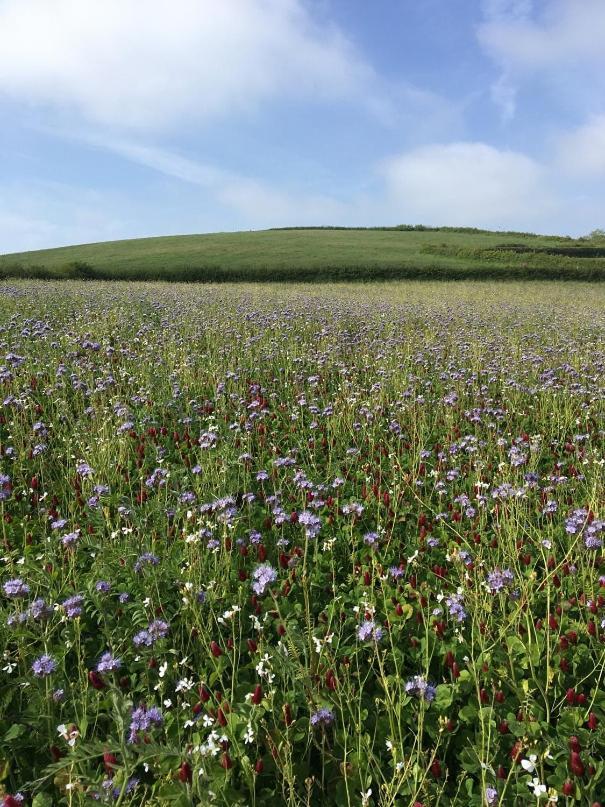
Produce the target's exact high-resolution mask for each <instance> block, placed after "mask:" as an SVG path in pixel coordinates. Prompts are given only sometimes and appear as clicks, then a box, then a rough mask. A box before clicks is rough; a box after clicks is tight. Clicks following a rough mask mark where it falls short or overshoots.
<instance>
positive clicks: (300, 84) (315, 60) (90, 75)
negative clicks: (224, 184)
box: [0, 0, 380, 129]
mask: <svg viewBox="0 0 605 807" xmlns="http://www.w3.org/2000/svg"><path fill="white" fill-rule="evenodd" d="M374 78H375V77H374V74H373V71H372V70H371V68H370V67H368V66H367V65H366V64H365V63H364V61H363V60H362V59H361V57H360V56H359V55H358V54H357V53H356V52H355V50H354V48H353V46H352V45H351V43H350V42H349V41H348V40H347V39H346V38H345V37H344V36H343V34H342V33H341V32H340V31H338V30H337V29H336V28H334V27H330V26H326V25H324V26H321V27H320V26H319V25H318V24H316V23H315V22H314V20H313V19H312V17H311V16H310V14H309V13H308V12H307V10H306V9H305V7H304V5H303V2H302V0H146V2H141V0H103V2H98V0H53V2H50V1H49V0H0V93H2V92H3V93H6V94H9V95H10V96H14V97H17V98H18V99H20V100H23V101H26V102H30V103H34V104H41V105H44V106H47V107H51V108H52V109H57V110H60V111H62V112H63V113H64V114H69V113H70V112H71V113H73V112H74V111H75V112H76V113H77V114H78V115H81V116H84V118H86V119H87V120H89V121H91V122H95V123H97V124H103V125H108V126H110V127H119V128H127V127H130V128H135V129H136V128H140V129H145V128H149V127H153V128H156V129H161V128H169V127H175V126H178V125H181V126H187V125H189V124H190V123H191V122H199V121H206V120H208V119H212V118H215V117H216V116H220V115H225V114H233V113H234V112H241V111H250V110H254V109H255V107H256V105H257V104H258V103H259V102H261V101H263V100H266V99H270V98H272V97H274V96H279V95H285V96H288V97H299V96H304V97H307V98H312V99H320V100H326V99H333V98H347V99H355V98H356V97H358V96H361V97H362V98H363V97H366V96H368V95H370V94H369V93H368V90H369V89H370V86H371V84H372V82H373V81H374ZM367 103H368V104H378V105H380V104H379V102H377V101H375V100H372V99H371V98H370V99H369V101H368V102H367Z"/></svg>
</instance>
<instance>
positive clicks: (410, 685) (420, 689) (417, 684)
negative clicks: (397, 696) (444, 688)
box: [405, 675, 437, 703]
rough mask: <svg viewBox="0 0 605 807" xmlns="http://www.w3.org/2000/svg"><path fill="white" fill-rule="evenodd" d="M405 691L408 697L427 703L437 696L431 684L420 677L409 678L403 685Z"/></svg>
mask: <svg viewBox="0 0 605 807" xmlns="http://www.w3.org/2000/svg"><path fill="white" fill-rule="evenodd" d="M405 691H406V692H407V693H409V694H410V695H415V696H416V697H417V698H420V699H422V700H425V701H427V703H430V702H431V701H432V700H433V699H434V698H435V695H436V694H437V690H436V688H435V687H434V686H433V685H432V684H429V683H428V681H427V680H426V678H423V676H422V675H415V676H414V677H413V678H410V680H409V681H407V683H406V685H405Z"/></svg>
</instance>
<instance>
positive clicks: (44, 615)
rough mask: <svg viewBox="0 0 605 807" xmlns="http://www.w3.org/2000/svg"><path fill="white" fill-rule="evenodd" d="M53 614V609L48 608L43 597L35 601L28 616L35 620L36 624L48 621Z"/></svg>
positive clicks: (28, 610) (29, 609)
mask: <svg viewBox="0 0 605 807" xmlns="http://www.w3.org/2000/svg"><path fill="white" fill-rule="evenodd" d="M51 614H52V608H51V607H50V606H48V605H47V604H46V603H45V602H44V600H43V599H42V598H41V597H39V598H38V599H37V600H34V601H33V602H32V604H31V605H30V606H29V608H28V609H27V616H28V617H29V618H30V619H33V620H34V622H41V621H42V620H43V619H48V618H49V617H50V615H51Z"/></svg>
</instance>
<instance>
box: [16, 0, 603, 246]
mask: <svg viewBox="0 0 605 807" xmlns="http://www.w3.org/2000/svg"><path fill="white" fill-rule="evenodd" d="M603 41H605V1H604V0H103V2H102V3H99V2H98V0H0V253H2V252H12V251H18V250H26V249H37V248H44V247H51V246H60V245H64V244H72V243H85V242H91V241H104V240H109V239H118V238H135V237H142V236H151V235H169V234H179V233H202V232H214V231H231V230H251V229H262V228H266V227H279V226H292V225H326V224H335V225H355V226H360V225H361V226H372V225H393V224H402V223H406V224H427V225H452V226H476V227H486V228H491V229H515V230H519V229H520V230H524V231H533V232H544V233H558V234H569V235H583V234H587V233H589V232H591V231H592V230H594V229H596V228H605V48H604V47H603V45H602V43H603Z"/></svg>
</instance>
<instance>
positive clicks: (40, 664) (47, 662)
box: [32, 653, 57, 678]
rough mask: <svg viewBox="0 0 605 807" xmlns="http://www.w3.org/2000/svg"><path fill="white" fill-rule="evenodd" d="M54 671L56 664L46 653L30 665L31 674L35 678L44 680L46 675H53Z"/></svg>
mask: <svg viewBox="0 0 605 807" xmlns="http://www.w3.org/2000/svg"><path fill="white" fill-rule="evenodd" d="M56 669H57V662H56V661H55V660H54V658H53V657H52V656H49V655H47V654H46V653H45V654H44V655H43V656H40V658H37V659H36V660H35V661H34V663H33V664H32V672H33V674H34V675H35V676H36V678H46V676H47V675H51V674H52V673H54V671H55V670H56Z"/></svg>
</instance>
